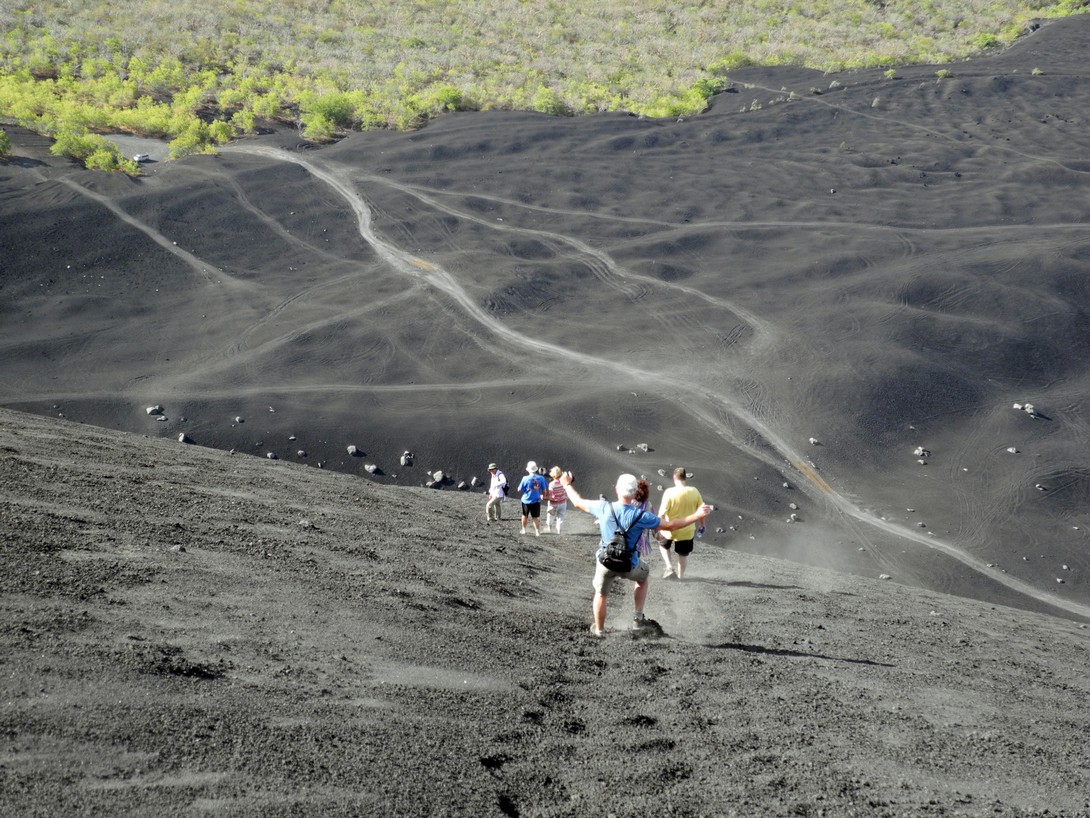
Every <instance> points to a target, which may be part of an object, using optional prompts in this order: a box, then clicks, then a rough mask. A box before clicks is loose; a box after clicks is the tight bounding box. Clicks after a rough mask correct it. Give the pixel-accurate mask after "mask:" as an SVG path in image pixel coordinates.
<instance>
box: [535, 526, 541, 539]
mask: <svg viewBox="0 0 1090 818" xmlns="http://www.w3.org/2000/svg"><path fill="white" fill-rule="evenodd" d="M534 536H535V537H540V536H541V532H540V531H538V530H537V529H536V528H535V529H534Z"/></svg>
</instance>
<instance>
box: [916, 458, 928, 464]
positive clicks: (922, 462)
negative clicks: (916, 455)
mask: <svg viewBox="0 0 1090 818" xmlns="http://www.w3.org/2000/svg"><path fill="white" fill-rule="evenodd" d="M916 462H917V463H919V464H920V465H921V466H926V465H927V461H926V460H924V459H923V458H922V457H921V458H920V459H919V460H917V461H916Z"/></svg>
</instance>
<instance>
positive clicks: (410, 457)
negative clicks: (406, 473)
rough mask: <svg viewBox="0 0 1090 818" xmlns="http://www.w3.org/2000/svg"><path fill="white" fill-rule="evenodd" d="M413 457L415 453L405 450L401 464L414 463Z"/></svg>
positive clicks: (409, 464) (408, 464)
mask: <svg viewBox="0 0 1090 818" xmlns="http://www.w3.org/2000/svg"><path fill="white" fill-rule="evenodd" d="M413 459H414V458H413V453H412V452H409V451H407V452H405V453H404V454H402V455H401V465H402V466H411V465H412V464H413Z"/></svg>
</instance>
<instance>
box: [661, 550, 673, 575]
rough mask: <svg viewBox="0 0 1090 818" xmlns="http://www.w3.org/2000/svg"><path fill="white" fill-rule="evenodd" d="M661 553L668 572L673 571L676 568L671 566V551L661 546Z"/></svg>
mask: <svg viewBox="0 0 1090 818" xmlns="http://www.w3.org/2000/svg"><path fill="white" fill-rule="evenodd" d="M659 553H660V554H662V561H663V562H664V563H666V570H667V571H673V570H674V566H672V565H671V564H670V549H669V548H667V547H666V546H665V545H660V546H659Z"/></svg>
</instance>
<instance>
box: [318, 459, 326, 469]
mask: <svg viewBox="0 0 1090 818" xmlns="http://www.w3.org/2000/svg"><path fill="white" fill-rule="evenodd" d="M318 468H319V469H324V468H325V461H324V460H319V461H318Z"/></svg>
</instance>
